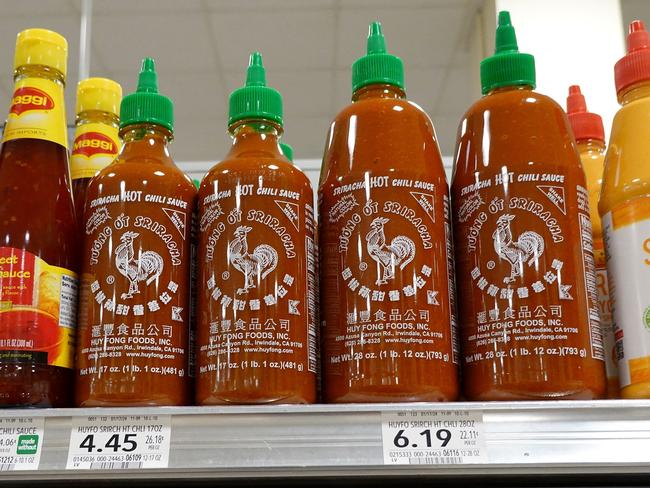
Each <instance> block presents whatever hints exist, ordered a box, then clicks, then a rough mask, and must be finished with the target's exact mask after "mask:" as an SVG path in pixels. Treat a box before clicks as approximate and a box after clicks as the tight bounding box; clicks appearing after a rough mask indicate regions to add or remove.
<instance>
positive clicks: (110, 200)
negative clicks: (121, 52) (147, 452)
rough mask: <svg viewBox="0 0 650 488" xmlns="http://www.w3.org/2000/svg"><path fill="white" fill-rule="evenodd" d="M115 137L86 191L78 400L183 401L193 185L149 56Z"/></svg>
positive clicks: (187, 389) (80, 403)
mask: <svg viewBox="0 0 650 488" xmlns="http://www.w3.org/2000/svg"><path fill="white" fill-rule="evenodd" d="M119 134H120V137H121V138H122V139H123V141H124V145H123V146H122V148H121V149H120V152H119V154H118V156H117V158H116V159H115V161H113V163H111V164H110V165H109V166H107V167H106V168H104V169H102V170H101V171H100V172H99V173H98V174H97V176H95V177H94V178H93V179H92V181H91V182H90V184H89V185H88V189H87V192H86V204H85V212H84V230H85V234H86V235H85V249H84V255H83V264H82V270H83V274H82V284H81V295H80V313H79V342H78V345H77V381H76V403H77V405H78V406H84V407H90V406H136V405H184V404H187V403H188V402H189V400H190V376H191V375H190V371H189V360H190V351H189V346H188V343H189V321H190V268H191V246H192V242H191V230H192V214H193V211H194V207H195V200H196V188H195V187H194V184H193V183H192V180H191V179H190V178H189V177H188V176H187V175H185V173H183V172H182V171H181V170H180V169H179V168H177V167H176V165H175V164H174V162H173V160H172V158H171V157H170V155H169V149H168V145H169V143H170V142H171V140H172V136H173V105H172V101H171V100H170V99H169V98H167V97H165V96H163V95H161V94H160V93H158V79H157V74H156V71H155V67H154V61H153V59H151V58H146V59H145V60H144V61H143V63H142V70H141V71H140V76H139V80H138V88H137V90H136V92H135V93H132V94H130V95H128V96H126V97H124V99H123V100H122V103H121V107H120V133H119Z"/></svg>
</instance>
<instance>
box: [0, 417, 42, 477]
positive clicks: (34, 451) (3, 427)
mask: <svg viewBox="0 0 650 488" xmlns="http://www.w3.org/2000/svg"><path fill="white" fill-rule="evenodd" d="M44 426H45V420H44V419H43V417H4V418H0V471H24V470H36V469H38V465H39V463H40V462H41V451H42V450H43V433H44V432H45V429H44V428H43V427H44Z"/></svg>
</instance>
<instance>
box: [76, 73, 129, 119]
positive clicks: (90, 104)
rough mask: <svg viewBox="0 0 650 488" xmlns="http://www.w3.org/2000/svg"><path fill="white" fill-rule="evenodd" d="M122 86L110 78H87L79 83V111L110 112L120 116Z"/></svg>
mask: <svg viewBox="0 0 650 488" xmlns="http://www.w3.org/2000/svg"><path fill="white" fill-rule="evenodd" d="M121 101H122V87H121V86H120V84H119V83H117V82H115V81H113V80H109V79H108V78H86V79H85V80H81V81H80V82H79V84H78V85H77V113H78V114H79V113H81V112H86V111H88V110H99V111H101V112H108V113H111V114H114V115H117V116H118V117H119V115H120V102H121Z"/></svg>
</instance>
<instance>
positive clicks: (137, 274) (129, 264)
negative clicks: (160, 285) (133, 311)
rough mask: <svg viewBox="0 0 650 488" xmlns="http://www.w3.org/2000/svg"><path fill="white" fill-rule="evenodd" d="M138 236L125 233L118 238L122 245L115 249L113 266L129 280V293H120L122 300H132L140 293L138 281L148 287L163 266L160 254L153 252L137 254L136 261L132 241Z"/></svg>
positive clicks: (135, 233) (133, 233) (132, 233)
mask: <svg viewBox="0 0 650 488" xmlns="http://www.w3.org/2000/svg"><path fill="white" fill-rule="evenodd" d="M139 235H140V234H138V233H137V232H130V231H129V232H125V233H124V234H122V237H120V241H121V242H122V244H120V245H119V246H117V247H116V248H115V266H116V267H117V270H118V271H119V272H120V273H121V274H122V275H124V276H125V277H126V278H127V279H128V280H129V291H128V292H127V293H122V299H126V298H133V295H135V294H136V293H140V289H139V287H138V283H139V282H140V281H144V282H145V283H146V284H147V285H150V284H151V282H152V281H154V280H155V279H157V278H158V277H159V276H160V274H161V273H162V270H163V267H164V264H165V263H164V261H163V259H162V258H161V257H160V254H158V253H157V252H154V251H144V252H138V257H137V259H136V257H135V252H134V250H133V241H134V240H135V238H136V237H138V236H139Z"/></svg>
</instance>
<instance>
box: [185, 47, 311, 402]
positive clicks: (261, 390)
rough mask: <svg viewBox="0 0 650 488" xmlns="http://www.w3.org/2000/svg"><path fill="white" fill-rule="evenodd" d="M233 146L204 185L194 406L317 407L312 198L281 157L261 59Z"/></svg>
mask: <svg viewBox="0 0 650 488" xmlns="http://www.w3.org/2000/svg"><path fill="white" fill-rule="evenodd" d="M229 132H230V134H231V136H232V138H233V145H232V147H231V149H230V152H229V153H228V154H227V156H226V158H225V159H224V160H223V161H221V162H219V163H217V164H216V165H215V166H214V167H213V168H212V169H211V170H210V171H209V172H208V174H207V175H206V176H205V178H204V179H203V181H202V182H201V189H200V191H199V251H198V260H199V261H198V262H199V278H198V289H199V296H198V305H199V313H198V315H199V319H198V331H197V344H198V366H199V371H198V374H197V382H196V403H197V404H199V405H210V404H223V403H312V402H314V401H316V373H317V366H318V363H317V360H316V296H315V283H316V267H315V261H314V259H315V255H314V211H313V207H312V205H313V192H312V189H311V186H310V184H309V179H308V178H307V176H305V174H304V173H303V172H302V171H300V170H299V169H298V168H296V167H295V166H294V165H293V164H291V162H290V161H289V160H288V159H287V158H286V157H285V156H283V155H282V153H281V151H280V147H279V145H278V142H279V141H278V139H279V138H280V136H281V135H282V97H281V96H280V93H278V92H277V91H276V90H274V89H273V88H270V87H267V86H266V80H265V72H264V67H263V66H262V57H261V55H260V54H259V53H253V54H252V55H251V58H250V65H249V67H248V75H247V80H246V86H244V87H242V88H240V89H238V90H236V91H235V92H233V93H232V95H231V96H230V119H229Z"/></svg>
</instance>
